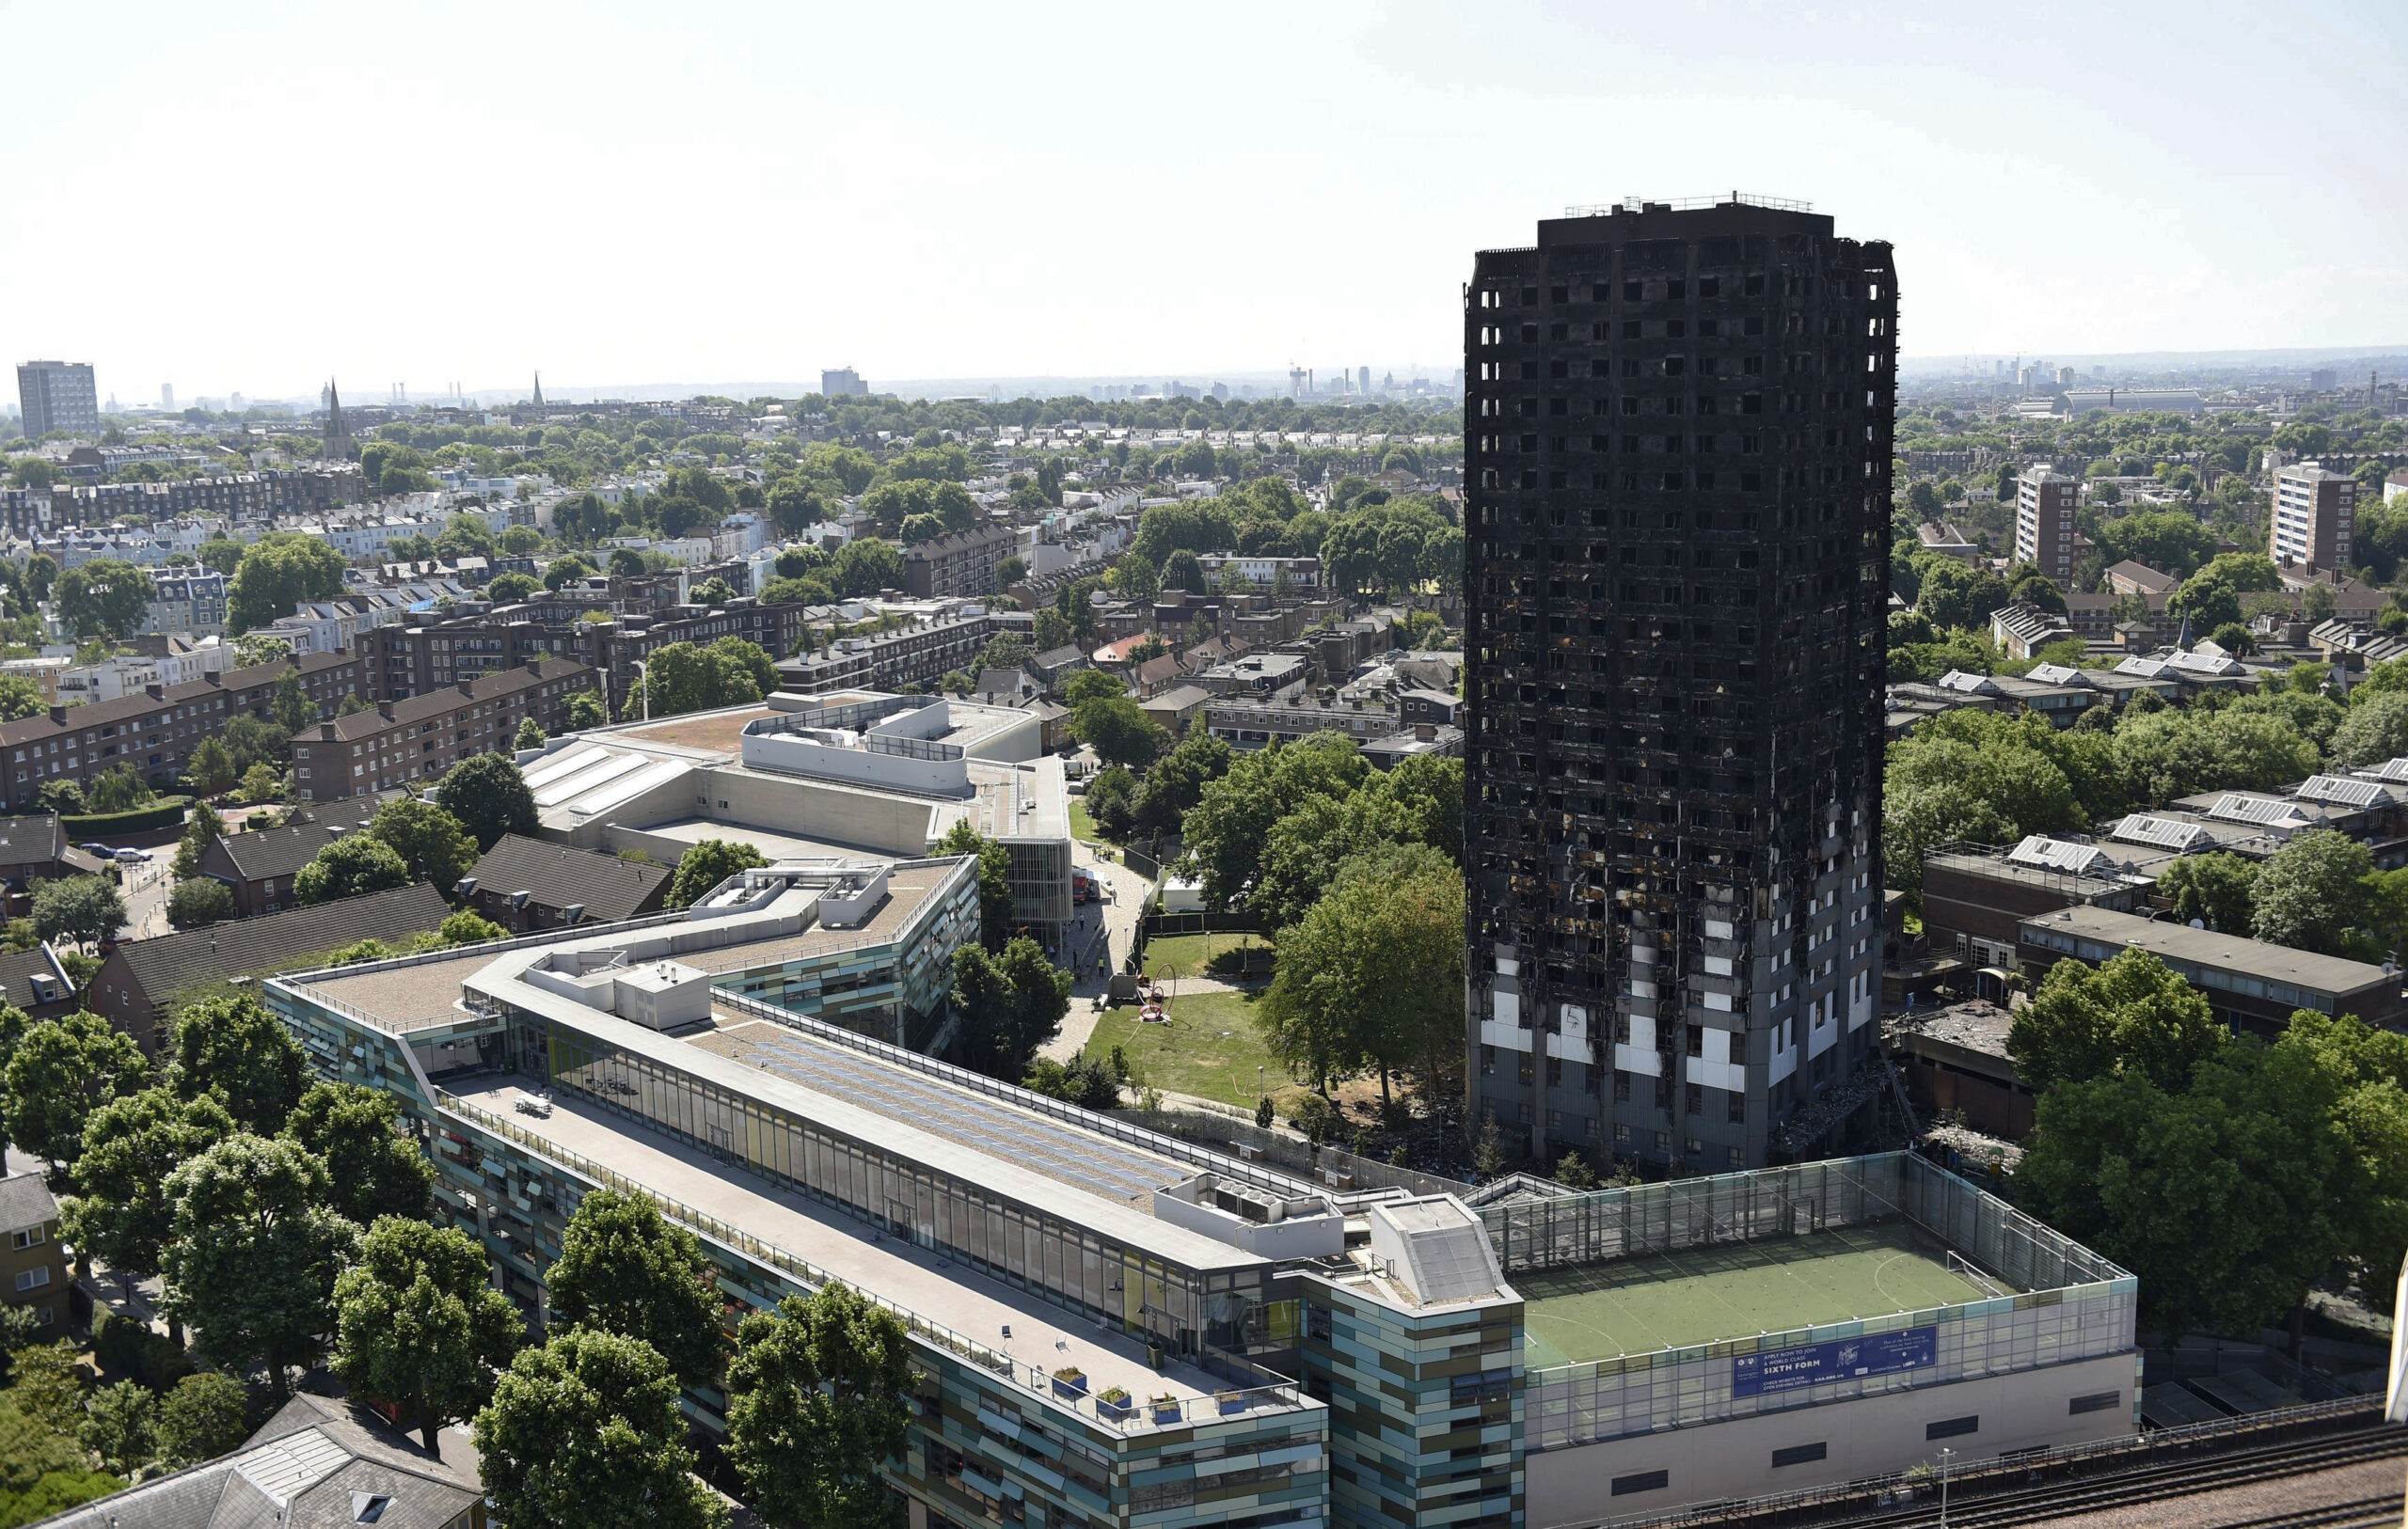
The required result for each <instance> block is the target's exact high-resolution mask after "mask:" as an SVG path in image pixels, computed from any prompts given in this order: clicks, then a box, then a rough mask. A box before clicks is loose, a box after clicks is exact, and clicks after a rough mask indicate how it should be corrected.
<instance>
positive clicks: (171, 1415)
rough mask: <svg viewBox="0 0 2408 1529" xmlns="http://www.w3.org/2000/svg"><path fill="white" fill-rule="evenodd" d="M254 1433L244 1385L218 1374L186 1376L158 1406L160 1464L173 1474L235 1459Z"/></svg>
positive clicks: (205, 1373) (205, 1371) (207, 1373)
mask: <svg viewBox="0 0 2408 1529" xmlns="http://www.w3.org/2000/svg"><path fill="white" fill-rule="evenodd" d="M250 1432H251V1425H250V1398H249V1396H248V1395H247V1394H246V1392H245V1391H244V1389H243V1382H242V1381H240V1380H237V1379H234V1378H233V1377H232V1376H230V1375H227V1374H225V1373H223V1372H221V1371H218V1370H202V1371H199V1372H198V1374H194V1375H187V1376H185V1377H184V1378H183V1379H181V1380H178V1381H177V1382H176V1383H175V1386H174V1387H173V1388H172V1389H171V1390H169V1391H168V1393H167V1395H166V1397H165V1399H163V1400H162V1401H161V1402H160V1404H159V1435H158V1437H159V1460H160V1463H161V1464H163V1465H166V1467H167V1468H168V1469H169V1470H174V1471H181V1470H182V1469H183V1468H184V1467H186V1466H189V1465H198V1464H199V1463H200V1462H201V1461H203V1460H214V1459H215V1458H217V1457H218V1456H220V1455H228V1454H231V1453H232V1452H233V1451H235V1450H237V1449H240V1448H242V1447H243V1441H244V1440H246V1439H247V1438H249V1437H250Z"/></svg>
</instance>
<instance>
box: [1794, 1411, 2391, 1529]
mask: <svg viewBox="0 0 2408 1529" xmlns="http://www.w3.org/2000/svg"><path fill="white" fill-rule="evenodd" d="M2403 1456H2408V1433H2403V1432H2402V1431H2400V1430H2399V1429H2396V1428H2389V1427H2384V1428H2380V1429H2368V1430H2365V1431H2364V1432H2358V1433H2352V1434H2347V1435H2342V1436H2339V1437H2327V1438H2322V1439H2307V1440H2295V1441H2291V1442H2287V1443H2285V1444H2279V1445H2273V1446H2269V1447H2266V1448H2261V1449H2252V1450H2242V1451H2237V1452H2234V1453H2232V1454H2226V1455H2210V1456H2202V1457H2198V1458H2192V1459H2184V1460H2169V1461H2165V1462H2163V1463H2161V1464H2157V1465H2150V1466H2143V1467H2141V1468H2139V1469H2137V1470H2129V1471H2119V1472H2116V1473H2115V1474H2110V1475H2102V1476H2096V1477H2092V1478H2090V1479H2088V1480H2083V1479H2080V1478H2076V1479H2073V1480H2067V1481H2057V1482H2050V1483H2048V1484H2046V1485H2043V1486H2037V1487H2031V1488H2026V1489H2023V1490H2009V1491H1996V1492H1983V1493H1981V1494H1980V1495H1978V1496H1974V1497H1971V1498H1966V1499H1961V1501H1962V1504H1963V1505H1962V1506H1959V1505H1957V1502H1951V1503H1950V1505H1949V1513H1948V1521H1949V1524H1950V1526H1951V1529H2006V1526H2009V1525H2016V1524H2028V1523H2041V1522H2045V1521H2048V1520H2050V1519H2059V1518H2067V1517H2070V1516H2071V1515H2073V1514H2077V1513H2092V1512H2099V1511H2101V1510H2104V1509H2108V1508H2115V1507H2125V1506H2130V1505H2133V1504H2138V1503H2156V1502H2162V1501H2164V1500H2165V1499H2167V1498H2169V1497H2191V1496H2195V1495H2197V1494H2198V1493H2201V1492H2210V1491H2221V1490H2226V1489H2227V1488H2232V1487H2246V1486H2252V1485H2255V1484H2257V1483H2259V1482H2264V1481H2273V1480H2279V1479H2281V1478H2283V1477H2286V1476H2297V1475H2306V1474H2312V1473H2314V1472H2318V1471H2328V1470H2333V1469H2337V1468H2338V1467H2341V1466H2345V1465H2361V1464H2364V1463H2366V1462H2368V1461H2369V1460H2380V1459H2393V1458H2400V1457H2403ZM2385 1501H2387V1502H2388V1505H2389V1509H2388V1510H2389V1514H2390V1520H2389V1521H2391V1522H2393V1523H2397V1522H2399V1521H2400V1498H2399V1497H2398V1496H2396V1495H2395V1496H2392V1497H2390V1498H2388V1499H2387V1500H2386V1499H2372V1500H2368V1502H2364V1503H2354V1504H2348V1505H2335V1506H2332V1507H2318V1508H2301V1509H2297V1510H2295V1511H2294V1512H2291V1513H2289V1514H2281V1515H2275V1516H2273V1517H2269V1518H2264V1519H2252V1520H2248V1521H2246V1522H2247V1523H2249V1524H2252V1525H2257V1526H2261V1529H2307V1526H2309V1525H2319V1524H2345V1523H2347V1524H2354V1523H2356V1522H2358V1521H2360V1520H2362V1519H2364V1518H2365V1517H2366V1515H2367V1514H2368V1513H2369V1512H2372V1511H2374V1509H2375V1508H2376V1507H2378V1506H2380V1505H2382V1504H2383V1503H2384V1502H2385ZM1937 1512H1938V1509H1937V1505H1936V1504H1917V1505H1915V1506H1913V1507H1912V1508H1910V1509H1909V1510H1907V1511H1904V1512H1883V1513H1880V1514H1878V1515H1877V1516H1875V1517H1869V1518H1858V1519H1847V1520H1841V1521H1840V1522H1845V1523H1849V1524H1859V1523H1861V1524H1909V1523H1924V1522H1929V1521H1932V1520H1934V1519H1935V1518H1936V1517H1937Z"/></svg>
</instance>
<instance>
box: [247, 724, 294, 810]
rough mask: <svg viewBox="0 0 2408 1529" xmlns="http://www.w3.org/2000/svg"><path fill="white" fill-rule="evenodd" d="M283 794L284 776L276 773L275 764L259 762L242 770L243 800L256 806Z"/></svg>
mask: <svg viewBox="0 0 2408 1529" xmlns="http://www.w3.org/2000/svg"><path fill="white" fill-rule="evenodd" d="M235 720H237V721H240V720H242V718H240V717H237V718H235ZM283 795H284V777H283V776H282V775H280V774H278V773H277V768H276V766H275V765H273V764H265V763H261V764H254V765H252V766H251V767H250V768H249V769H247V770H245V771H244V772H243V790H242V798H243V800H244V801H246V802H247V803H250V804H252V805H254V806H256V805H257V804H259V803H261V802H272V801H274V800H276V799H277V797H278V796H283Z"/></svg>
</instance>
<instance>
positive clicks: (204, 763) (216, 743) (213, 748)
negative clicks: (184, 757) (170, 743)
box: [185, 735, 237, 796]
mask: <svg viewBox="0 0 2408 1529" xmlns="http://www.w3.org/2000/svg"><path fill="white" fill-rule="evenodd" d="M185 774H186V775H187V776H188V777H189V778H190V779H191V780H192V783H193V787H194V789H195V790H197V791H198V792H199V793H200V794H201V795H202V796H216V795H217V794H218V793H219V792H221V791H224V790H226V789H227V788H228V787H230V786H231V785H232V784H233V783H234V780H235V777H236V774H237V772H236V770H235V768H234V753H233V750H231V749H228V748H227V747H226V743H225V740H224V739H222V738H218V737H216V736H214V735H212V736H210V737H206V738H203V739H201V740H200V743H199V745H198V747H197V748H195V749H193V751H192V758H191V760H190V761H189V762H188V763H187V764H186V766H185Z"/></svg>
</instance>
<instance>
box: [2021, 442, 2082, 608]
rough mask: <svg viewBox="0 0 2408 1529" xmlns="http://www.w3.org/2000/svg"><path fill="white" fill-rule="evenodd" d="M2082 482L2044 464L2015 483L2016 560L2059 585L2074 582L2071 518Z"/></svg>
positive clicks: (2077, 507) (2028, 470)
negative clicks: (2032, 567) (2026, 564)
mask: <svg viewBox="0 0 2408 1529" xmlns="http://www.w3.org/2000/svg"><path fill="white" fill-rule="evenodd" d="M2081 508H2082V480H2080V479H2078V478H2076V477H2074V476H2073V475H2072V474H2070V473H2061V472H2059V471H2057V470H2056V469H2055V468H2053V467H2052V466H2051V465H2049V464H2047V463H2045V462H2044V463H2041V464H2040V465H2038V466H2036V467H2027V468H2025V469H2024V471H2023V473H2022V476H2020V477H2019V478H2018V479H2016V481H2015V560H2016V561H2017V562H2028V563H2030V564H2032V565H2033V566H2034V567H2036V568H2037V569H2039V570H2040V572H2042V573H2044V574H2046V575H2049V576H2050V577H2051V578H2052V579H2054V580H2056V581H2057V582H2058V583H2059V584H2061V585H2063V584H2070V583H2072V582H2073V552H2074V539H2075V537H2076V536H2077V535H2079V534H2080V533H2079V532H2078V531H2077V530H2076V529H2075V528H2074V515H2075V512H2077V511H2079V510H2080V509H2081Z"/></svg>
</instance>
